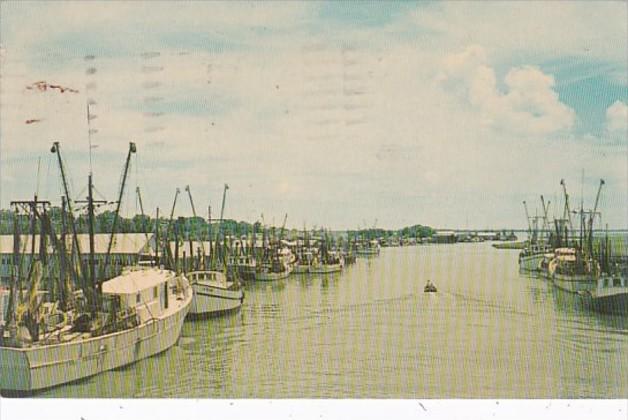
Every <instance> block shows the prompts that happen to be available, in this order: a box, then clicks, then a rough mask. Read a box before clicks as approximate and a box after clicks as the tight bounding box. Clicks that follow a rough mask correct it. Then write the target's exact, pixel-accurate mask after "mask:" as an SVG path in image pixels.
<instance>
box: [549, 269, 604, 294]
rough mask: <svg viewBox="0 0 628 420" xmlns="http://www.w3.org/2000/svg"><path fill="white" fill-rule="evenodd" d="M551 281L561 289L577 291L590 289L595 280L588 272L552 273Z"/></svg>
mask: <svg viewBox="0 0 628 420" xmlns="http://www.w3.org/2000/svg"><path fill="white" fill-rule="evenodd" d="M552 283H554V286H556V287H558V288H559V289H561V290H564V291H566V292H571V293H579V292H585V291H591V290H592V289H594V288H595V286H596V282H595V280H594V279H593V277H592V276H591V275H588V274H576V275H565V274H558V273H554V274H552Z"/></svg>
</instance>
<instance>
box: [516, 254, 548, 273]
mask: <svg viewBox="0 0 628 420" xmlns="http://www.w3.org/2000/svg"><path fill="white" fill-rule="evenodd" d="M544 256H545V254H534V255H526V256H525V257H521V258H520V259H519V270H520V271H523V272H537V271H540V270H541V261H543V258H544Z"/></svg>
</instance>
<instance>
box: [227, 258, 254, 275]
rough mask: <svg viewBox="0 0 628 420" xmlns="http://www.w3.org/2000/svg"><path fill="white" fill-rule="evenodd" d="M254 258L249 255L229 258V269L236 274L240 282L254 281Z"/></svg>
mask: <svg viewBox="0 0 628 420" xmlns="http://www.w3.org/2000/svg"><path fill="white" fill-rule="evenodd" d="M256 266H257V264H256V262H255V257H253V256H251V255H238V256H232V257H229V264H228V267H229V269H232V270H234V271H236V272H237V273H238V275H239V276H240V278H241V279H242V280H255V267H256Z"/></svg>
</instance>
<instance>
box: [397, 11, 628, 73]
mask: <svg viewBox="0 0 628 420" xmlns="http://www.w3.org/2000/svg"><path fill="white" fill-rule="evenodd" d="M627 7H628V5H627V4H626V2H615V1H598V2H595V3H594V4H593V3H589V2H578V1H571V2H543V3H538V2H525V1H520V2H499V1H487V2H477V1H467V2H464V1H456V2H440V3H435V4H431V5H429V6H427V7H419V8H417V11H416V12H415V13H413V14H412V15H411V16H410V17H409V21H410V23H409V24H413V25H415V26H417V27H418V28H419V29H422V30H423V31H424V32H425V35H424V36H426V37H427V38H428V39H430V41H431V43H432V44H434V46H437V47H441V48H446V49H452V48H454V49H455V48H460V46H462V45H468V44H478V45H482V46H484V47H485V48H486V49H487V51H488V52H489V53H490V55H491V56H495V57H499V58H500V59H502V58H506V59H512V58H513V57H521V56H523V55H530V54H532V55H544V56H546V57H548V58H555V57H557V56H572V57H574V56H575V57H586V58H589V59H601V60H611V61H615V62H619V63H622V64H623V65H624V66H625V63H626V55H625V52H626V48H625V46H626V39H628V25H626V13H627Z"/></svg>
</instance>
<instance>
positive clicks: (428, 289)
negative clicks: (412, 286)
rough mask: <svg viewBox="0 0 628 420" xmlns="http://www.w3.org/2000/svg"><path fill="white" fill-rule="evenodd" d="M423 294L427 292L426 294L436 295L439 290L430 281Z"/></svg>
mask: <svg viewBox="0 0 628 420" xmlns="http://www.w3.org/2000/svg"><path fill="white" fill-rule="evenodd" d="M423 292H425V293H436V292H438V290H437V289H436V286H434V283H432V282H431V281H430V280H428V281H427V284H426V285H425V287H424V288H423Z"/></svg>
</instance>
